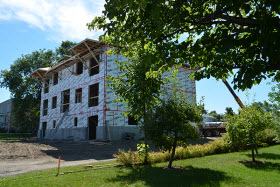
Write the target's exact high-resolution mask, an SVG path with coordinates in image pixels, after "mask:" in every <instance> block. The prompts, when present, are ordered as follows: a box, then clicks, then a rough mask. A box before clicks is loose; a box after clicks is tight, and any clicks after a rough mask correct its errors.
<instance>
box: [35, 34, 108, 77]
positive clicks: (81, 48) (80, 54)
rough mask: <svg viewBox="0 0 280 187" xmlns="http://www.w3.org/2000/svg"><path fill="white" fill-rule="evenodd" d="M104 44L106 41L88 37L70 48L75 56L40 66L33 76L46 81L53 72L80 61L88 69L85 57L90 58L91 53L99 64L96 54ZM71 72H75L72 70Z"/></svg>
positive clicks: (100, 51)
mask: <svg viewBox="0 0 280 187" xmlns="http://www.w3.org/2000/svg"><path fill="white" fill-rule="evenodd" d="M104 45H105V43H104V42H101V41H98V40H92V39H88V38H86V39H85V40H83V41H81V42H80V43H78V44H77V45H75V46H74V47H72V48H70V49H69V51H72V52H74V53H75V55H74V56H72V57H70V58H69V59H66V60H64V61H62V62H61V63H59V64H57V65H55V66H53V67H48V68H39V69H37V70H36V71H35V72H33V73H32V74H31V76H32V77H34V78H37V79H41V80H43V81H44V79H47V78H50V77H51V75H52V74H53V73H56V72H59V71H61V70H63V69H68V68H69V67H70V66H72V65H74V64H76V63H77V62H79V61H80V62H82V63H83V65H84V66H85V67H86V68H87V69H88V68H89V67H88V66H87V64H86V63H85V60H84V59H86V58H88V56H89V55H91V56H92V57H93V58H94V59H95V60H96V61H97V63H98V64H99V61H98V59H97V58H96V55H98V54H100V53H102V49H101V47H102V46H104ZM68 70H69V69H68ZM70 72H71V73H73V74H75V73H74V72H72V71H70ZM44 82H45V81H44Z"/></svg>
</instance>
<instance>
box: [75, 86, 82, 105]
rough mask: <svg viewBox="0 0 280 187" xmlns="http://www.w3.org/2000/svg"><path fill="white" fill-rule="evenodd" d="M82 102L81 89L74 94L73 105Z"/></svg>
mask: <svg viewBox="0 0 280 187" xmlns="http://www.w3.org/2000/svg"><path fill="white" fill-rule="evenodd" d="M81 102H82V88H79V89H77V90H76V92H75V103H81Z"/></svg>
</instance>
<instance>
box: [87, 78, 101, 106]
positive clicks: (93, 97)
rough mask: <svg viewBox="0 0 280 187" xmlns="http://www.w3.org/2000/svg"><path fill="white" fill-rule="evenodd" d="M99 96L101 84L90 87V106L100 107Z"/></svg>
mask: <svg viewBox="0 0 280 187" xmlns="http://www.w3.org/2000/svg"><path fill="white" fill-rule="evenodd" d="M98 95H99V84H98V83H96V84H93V85H90V86H89V102H88V106H89V107H92V106H97V105H98Z"/></svg>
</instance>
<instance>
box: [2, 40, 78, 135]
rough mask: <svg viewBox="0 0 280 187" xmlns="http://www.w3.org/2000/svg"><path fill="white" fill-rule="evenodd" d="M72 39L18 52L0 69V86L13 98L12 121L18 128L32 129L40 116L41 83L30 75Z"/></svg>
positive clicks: (50, 62) (52, 59) (50, 61)
mask: <svg viewBox="0 0 280 187" xmlns="http://www.w3.org/2000/svg"><path fill="white" fill-rule="evenodd" d="M74 44H75V43H73V42H70V41H65V42H62V44H61V46H60V47H59V48H57V49H56V50H55V51H53V50H45V49H43V50H41V49H40V50H37V51H34V52H32V53H31V54H26V55H22V56H21V57H20V58H18V59H17V60H15V61H14V63H13V64H12V65H11V66H10V70H1V72H0V87H2V88H7V89H9V91H10V92H11V95H12V98H13V116H14V125H15V126H16V127H17V128H18V129H19V130H22V131H28V132H36V130H37V129H38V124H39V117H40V100H41V86H40V85H39V84H38V83H37V82H36V81H35V80H34V79H33V78H32V77H31V76H30V74H31V73H32V72H34V71H35V70H36V69H38V68H42V67H50V66H51V65H54V63H55V62H57V61H58V59H59V58H60V57H63V54H64V53H66V54H68V55H71V53H69V52H67V49H69V48H71V47H72V46H73V45H74Z"/></svg>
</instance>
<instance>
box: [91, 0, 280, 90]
mask: <svg viewBox="0 0 280 187" xmlns="http://www.w3.org/2000/svg"><path fill="white" fill-rule="evenodd" d="M104 7H105V10H104V11H103V15H102V16H101V17H96V18H95V19H94V20H93V21H92V22H91V23H89V24H88V26H89V28H90V29H95V28H98V29H103V30H104V31H105V34H104V35H103V36H102V40H104V41H106V42H108V43H114V44H117V45H120V46H122V47H123V49H124V50H126V49H128V50H130V51H137V50H138V49H137V47H141V48H145V47H147V46H153V47H154V50H155V51H156V55H157V56H159V57H160V58H161V59H166V61H162V62H158V61H153V62H146V63H152V64H159V65H161V66H159V67H162V66H165V65H166V64H168V65H172V64H176V63H186V62H188V63H189V64H190V65H191V66H192V67H196V66H200V67H202V68H201V70H200V71H197V72H196V73H195V78H196V79H197V80H200V79H202V78H209V77H210V76H213V77H215V78H217V79H222V78H227V77H228V76H230V75H232V74H234V77H233V83H234V88H239V89H242V90H244V89H245V88H251V87H252V85H254V84H256V83H260V82H261V80H263V79H265V78H267V77H272V78H274V79H275V80H276V81H278V82H279V81H280V73H279V69H280V63H279V58H280V53H279V51H280V40H279V38H280V33H279V29H280V18H279V14H280V8H279V7H280V1H278V0H270V1H263V0H228V1H213V0H205V1H198V0H194V1H179V0H176V1H174V0H139V1H132V0H122V1H116V0H107V1H106V4H105V6H104ZM180 38H181V40H183V41H182V42H179V41H180V40H179V39H180ZM139 44H140V45H139ZM137 45H138V46H137ZM136 46H137V47H136ZM233 70H236V71H233Z"/></svg>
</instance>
